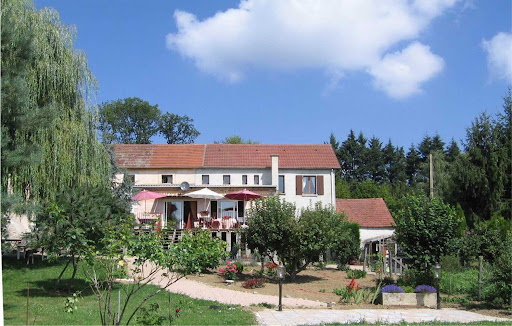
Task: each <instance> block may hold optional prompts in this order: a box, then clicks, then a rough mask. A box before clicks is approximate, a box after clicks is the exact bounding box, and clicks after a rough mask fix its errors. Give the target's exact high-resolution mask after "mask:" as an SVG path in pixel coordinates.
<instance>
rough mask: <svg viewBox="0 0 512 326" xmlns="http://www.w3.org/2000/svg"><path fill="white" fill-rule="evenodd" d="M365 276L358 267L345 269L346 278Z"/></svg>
mask: <svg viewBox="0 0 512 326" xmlns="http://www.w3.org/2000/svg"><path fill="white" fill-rule="evenodd" d="M364 277H366V272H365V271H361V270H358V269H351V270H348V271H347V278H364Z"/></svg>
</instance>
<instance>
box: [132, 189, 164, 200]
mask: <svg viewBox="0 0 512 326" xmlns="http://www.w3.org/2000/svg"><path fill="white" fill-rule="evenodd" d="M163 197H167V195H165V194H159V193H158V192H153V191H149V190H142V191H141V192H139V193H138V194H136V195H135V196H133V197H132V200H148V199H157V198H163Z"/></svg>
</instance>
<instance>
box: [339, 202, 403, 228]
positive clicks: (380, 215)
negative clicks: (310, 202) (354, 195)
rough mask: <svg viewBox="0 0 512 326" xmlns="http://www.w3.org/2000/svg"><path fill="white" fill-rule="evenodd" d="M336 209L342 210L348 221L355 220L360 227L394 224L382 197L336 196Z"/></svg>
mask: <svg viewBox="0 0 512 326" xmlns="http://www.w3.org/2000/svg"><path fill="white" fill-rule="evenodd" d="M336 211H337V212H344V213H345V214H346V215H347V217H348V220H349V221H350V222H355V223H357V224H359V225H360V226H361V227H367V228H379V227H391V226H392V224H394V221H393V217H392V216H391V213H390V212H389V210H388V207H387V206H386V203H385V202H384V200H383V199H382V198H366V199H340V198H336Z"/></svg>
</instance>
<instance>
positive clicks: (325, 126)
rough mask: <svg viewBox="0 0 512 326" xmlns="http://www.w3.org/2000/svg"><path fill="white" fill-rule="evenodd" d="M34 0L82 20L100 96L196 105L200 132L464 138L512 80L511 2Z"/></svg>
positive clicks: (403, 142) (263, 138) (189, 111)
mask: <svg viewBox="0 0 512 326" xmlns="http://www.w3.org/2000/svg"><path fill="white" fill-rule="evenodd" d="M35 3H36V7H37V8H42V7H45V6H49V7H53V8H55V9H56V10H57V11H58V12H59V13H60V16H61V19H62V21H63V22H64V23H65V24H73V25H75V26H76V28H77V39H76V43H75V47H76V48H79V49H82V50H84V51H85V52H86V54H87V57H88V62H89V67H90V69H91V70H92V72H93V73H94V75H95V76H96V78H97V79H98V82H99V92H98V98H97V102H98V103H101V102H104V101H110V100H116V99H119V98H125V97H140V98H142V99H144V100H146V101H148V102H150V103H151V104H158V106H159V108H160V109H161V110H162V111H163V112H172V113H176V114H180V115H185V114H186V115H188V116H189V117H191V118H192V119H194V124H195V126H196V128H197V129H198V130H199V131H200V132H201V135H200V136H199V137H198V138H197V139H196V143H212V142H213V141H218V140H222V139H224V138H225V137H227V136H231V135H235V134H237V135H240V136H241V137H243V138H245V139H248V138H250V139H252V140H256V141H259V142H260V143H270V144H275V143H290V144H302V143H304V144H314V143H323V142H325V141H327V140H328V138H329V135H330V133H331V132H333V133H334V134H335V135H336V137H337V138H338V139H341V140H344V139H345V138H346V136H347V134H348V132H349V130H350V129H354V130H355V131H356V132H358V131H362V132H363V133H364V134H365V136H366V137H368V138H370V137H372V136H377V137H378V138H380V140H381V141H382V142H383V143H387V141H388V139H391V140H392V141H393V143H394V144H395V145H400V146H404V147H405V148H406V149H407V148H408V147H409V146H410V144H411V143H415V144H417V143H418V142H419V141H421V139H422V138H423V137H424V136H425V135H426V134H430V135H432V134H434V133H436V132H437V133H439V134H440V135H441V137H442V138H443V139H444V140H445V141H446V142H448V141H449V140H451V138H452V137H453V138H455V139H456V140H458V141H459V140H461V139H464V137H465V129H466V128H467V127H468V126H470V124H471V122H472V121H473V120H474V119H475V117H476V116H477V115H478V114H479V113H481V112H483V111H484V110H486V111H487V112H488V113H490V114H495V113H497V112H501V111H502V103H503V100H502V98H503V96H505V95H506V93H507V89H508V87H509V85H511V84H512V34H511V26H512V18H511V17H512V1H509V0H493V1H484V0H482V1H477V0H475V1H467V0H459V1H457V0H446V1H444V0H416V1H412V0H411V1H405V0H404V1H370V0H365V1H362V0H357V1H350V0H348V1H345V0H343V1H341V0H340V1H304V2H297V1H288V0H283V1H260V0H249V1H244V2H242V3H240V2H239V1H228V0H222V1H149V2H143V1H117V0H114V1H99V0H92V1H91V0H87V1H86V0H74V1H65V0H60V1H57V0H55V1H39V0H38V1H36V2H35ZM153 141H154V142H155V143H163V142H164V141H163V139H162V138H158V137H156V138H154V139H153Z"/></svg>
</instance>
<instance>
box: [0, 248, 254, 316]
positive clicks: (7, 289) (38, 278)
mask: <svg viewBox="0 0 512 326" xmlns="http://www.w3.org/2000/svg"><path fill="white" fill-rule="evenodd" d="M2 262H3V264H2V269H3V271H2V274H3V295H4V322H5V325H21V324H23V325H25V322H26V312H27V285H28V284H30V297H29V300H30V304H29V324H31V325H32V324H36V325H98V324H100V318H99V313H98V305H97V301H96V297H95V296H94V294H92V292H91V290H90V289H89V286H88V285H87V283H86V282H85V280H84V276H83V273H82V270H80V271H79V273H78V279H77V280H76V281H75V282H74V283H73V284H72V292H74V291H77V290H80V291H82V299H80V300H79V301H78V304H77V305H78V309H77V310H76V312H75V313H73V314H70V313H66V312H64V305H65V300H66V298H67V297H69V296H70V292H68V291H67V290H65V289H64V288H62V289H60V290H59V291H54V290H53V287H54V283H55V279H56V278H57V277H58V275H59V273H60V272H61V270H62V268H63V267H64V263H63V262H58V263H53V264H50V263H48V262H47V261H44V262H41V261H36V263H35V264H34V265H26V264H25V263H24V261H23V260H20V261H17V260H15V259H9V258H3V260H2ZM70 276H71V271H69V273H68V272H66V274H65V277H64V280H63V281H62V283H63V285H65V286H66V287H67V286H68V285H69V282H68V280H67V278H69V277H70ZM152 289H153V290H154V287H152V288H149V287H148V289H147V291H148V292H149V291H150V290H152ZM148 292H146V293H148ZM143 294H144V293H140V295H138V300H137V298H133V299H132V300H133V301H132V303H133V304H134V303H135V302H140V298H142V297H143ZM116 298H117V296H116ZM151 302H157V303H159V304H160V307H161V308H165V309H161V310H162V314H165V315H167V306H168V305H167V302H168V293H167V292H161V293H159V294H158V295H157V296H155V297H154V298H152V299H151V300H150V301H148V303H151ZM171 302H172V303H171V304H172V309H173V311H174V309H176V308H180V310H181V317H180V318H177V319H175V320H174V321H173V325H253V324H255V323H256V322H255V319H254V316H253V314H252V313H251V312H250V311H247V310H244V309H242V308H241V307H240V306H229V305H223V304H219V303H217V302H213V301H206V300H197V299H191V298H190V297H187V296H184V295H178V294H172V296H171ZM211 306H214V307H211ZM212 308H214V309H212ZM125 321H126V320H125ZM132 324H135V320H132Z"/></svg>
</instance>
